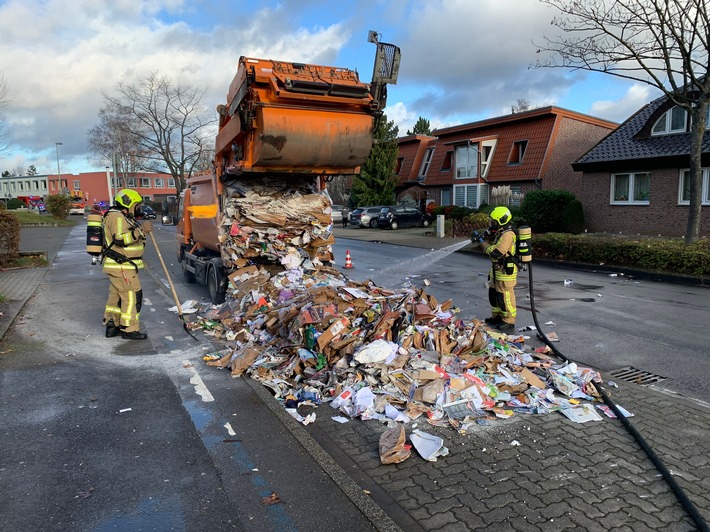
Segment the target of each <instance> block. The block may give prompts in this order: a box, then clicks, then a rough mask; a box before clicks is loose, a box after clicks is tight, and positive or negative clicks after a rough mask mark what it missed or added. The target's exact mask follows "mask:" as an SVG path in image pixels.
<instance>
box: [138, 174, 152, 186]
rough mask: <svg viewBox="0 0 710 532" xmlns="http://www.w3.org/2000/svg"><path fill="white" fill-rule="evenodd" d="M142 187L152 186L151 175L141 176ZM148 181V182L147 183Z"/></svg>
mask: <svg viewBox="0 0 710 532" xmlns="http://www.w3.org/2000/svg"><path fill="white" fill-rule="evenodd" d="M140 183H141V184H140V188H151V186H150V177H141V181H140ZM146 183H147V184H146Z"/></svg>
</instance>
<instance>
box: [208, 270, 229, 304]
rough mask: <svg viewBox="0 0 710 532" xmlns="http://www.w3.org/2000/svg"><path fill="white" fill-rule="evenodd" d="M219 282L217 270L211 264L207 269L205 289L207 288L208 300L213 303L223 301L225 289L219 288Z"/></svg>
mask: <svg viewBox="0 0 710 532" xmlns="http://www.w3.org/2000/svg"><path fill="white" fill-rule="evenodd" d="M220 284H221V283H220V280H219V272H217V268H216V267H215V266H214V265H212V266H210V267H209V270H208V271H207V290H209V293H210V300H211V301H212V304H213V305H219V304H221V303H224V299H225V296H226V291H225V290H224V289H220Z"/></svg>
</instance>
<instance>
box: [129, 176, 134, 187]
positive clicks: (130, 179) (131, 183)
mask: <svg viewBox="0 0 710 532" xmlns="http://www.w3.org/2000/svg"><path fill="white" fill-rule="evenodd" d="M128 186H129V187H130V188H136V178H135V177H129V178H128Z"/></svg>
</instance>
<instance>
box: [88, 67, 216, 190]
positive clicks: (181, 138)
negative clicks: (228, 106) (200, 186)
mask: <svg viewBox="0 0 710 532" xmlns="http://www.w3.org/2000/svg"><path fill="white" fill-rule="evenodd" d="M117 92H118V95H117V96H110V95H107V94H104V101H105V105H104V108H103V109H102V110H101V112H100V113H99V120H100V125H99V126H97V128H94V129H92V130H91V131H90V132H89V137H90V139H91V138H93V137H96V138H97V139H98V140H97V145H96V148H98V149H94V151H95V153H97V154H98V153H101V152H102V151H104V150H106V149H108V148H109V147H111V146H115V145H116V144H112V142H111V141H113V140H115V141H116V142H117V144H118V146H120V150H118V149H117V150H114V151H116V152H119V153H120V154H121V159H122V161H123V162H122V167H125V168H130V167H131V166H132V167H135V168H140V169H142V170H146V171H153V172H160V171H165V170H166V169H167V172H168V173H169V174H171V175H172V176H173V178H174V179H175V187H176V189H177V192H178V193H180V192H181V191H182V190H183V188H184V187H185V178H187V177H189V176H190V175H192V173H193V172H194V171H195V169H196V167H197V165H198V164H200V163H201V161H202V162H204V159H203V158H202V154H203V152H204V151H205V150H208V149H210V148H211V146H212V139H213V136H211V135H210V133H212V131H211V128H210V127H209V126H211V125H212V124H213V123H215V122H216V119H215V118H211V119H210V118H208V114H207V111H206V109H205V108H204V106H203V105H202V103H201V102H202V97H203V96H204V93H205V91H204V89H197V88H194V87H191V86H189V85H187V84H183V83H174V82H173V81H172V80H171V79H170V78H169V77H167V76H163V75H160V74H158V73H157V72H154V73H152V74H151V75H150V76H148V77H147V78H139V79H138V80H137V81H136V82H134V83H130V84H128V83H123V82H121V83H119V84H118V88H117ZM94 130H96V131H94ZM92 132H94V133H95V135H93V136H92ZM208 135H209V138H208ZM90 143H91V140H90ZM102 146H103V147H102ZM92 147H93V143H92Z"/></svg>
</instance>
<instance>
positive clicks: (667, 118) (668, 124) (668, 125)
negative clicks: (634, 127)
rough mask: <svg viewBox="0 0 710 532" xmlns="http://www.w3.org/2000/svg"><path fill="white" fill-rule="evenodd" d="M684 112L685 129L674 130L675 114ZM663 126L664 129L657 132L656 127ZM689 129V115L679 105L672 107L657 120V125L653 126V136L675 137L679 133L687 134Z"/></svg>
mask: <svg viewBox="0 0 710 532" xmlns="http://www.w3.org/2000/svg"><path fill="white" fill-rule="evenodd" d="M676 111H677V112H682V113H683V127H682V128H675V129H672V126H673V113H674V112H676ZM659 125H661V126H662V127H663V129H658V130H656V127H657V126H659ZM687 128H688V113H687V112H686V111H685V109H683V108H682V107H679V106H677V105H675V106H673V107H671V108H670V109H668V111H666V112H665V113H663V115H661V117H660V118H659V119H658V120H656V123H655V124H653V127H652V128H651V135H653V136H657V135H675V134H677V133H685V132H686V131H687Z"/></svg>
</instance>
